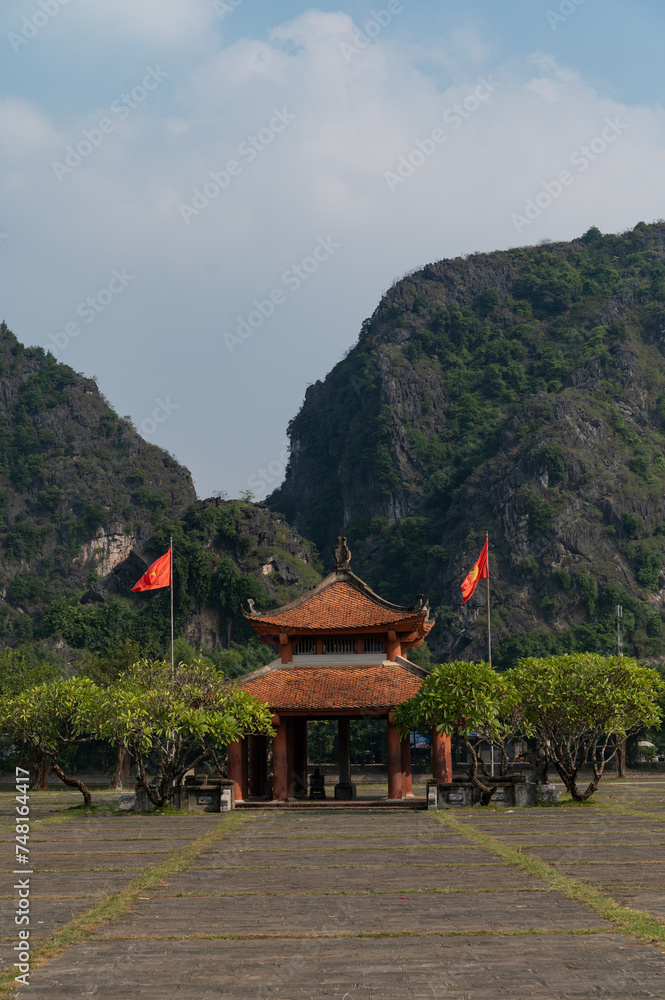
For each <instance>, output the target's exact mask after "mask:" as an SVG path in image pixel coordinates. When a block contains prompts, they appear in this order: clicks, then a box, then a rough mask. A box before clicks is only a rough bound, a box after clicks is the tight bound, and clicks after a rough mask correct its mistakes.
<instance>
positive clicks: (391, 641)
mask: <svg viewBox="0 0 665 1000" xmlns="http://www.w3.org/2000/svg"><path fill="white" fill-rule="evenodd" d="M401 655H402V644H401V642H400V641H399V639H398V638H397V634H396V633H395V632H393V630H392V629H391V630H390V631H389V632H388V642H387V643H386V659H387V660H391V661H394V660H396V659H397V657H398V656H401Z"/></svg>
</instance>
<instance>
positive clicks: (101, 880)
mask: <svg viewBox="0 0 665 1000" xmlns="http://www.w3.org/2000/svg"><path fill="white" fill-rule="evenodd" d="M17 878H20V876H17ZM135 878H136V872H66V873H63V872H39V873H37V874H36V875H33V876H32V877H31V886H32V889H31V894H30V898H31V899H32V900H33V901H35V900H40V899H50V898H55V897H62V898H69V899H75V898H76V897H77V896H97V897H99V896H106V895H108V894H109V893H110V892H118V891H119V890H120V889H122V888H124V886H126V885H129V883H130V882H131V881H133V879H135ZM3 881H4V885H3V887H2V895H0V899H13V898H14V895H13V893H12V888H11V882H10V881H9V880H3Z"/></svg>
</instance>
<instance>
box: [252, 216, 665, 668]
mask: <svg viewBox="0 0 665 1000" xmlns="http://www.w3.org/2000/svg"><path fill="white" fill-rule="evenodd" d="M664 353H665V223H657V224H654V225H649V226H648V225H645V224H644V223H639V224H638V225H637V226H636V227H635V228H634V229H633V230H631V231H630V232H627V233H623V234H620V235H611V234H607V235H603V234H602V233H601V232H600V231H599V230H598V229H596V228H592V229H590V230H589V231H588V232H587V233H586V234H585V235H584V236H583V237H581V238H580V239H577V240H573V241H572V242H570V243H544V244H542V245H539V246H536V247H525V248H517V249H514V250H509V251H507V252H497V253H491V254H474V255H472V256H469V257H467V258H464V259H463V258H455V259H454V260H447V261H442V262H440V263H438V264H430V265H428V266H426V267H425V268H423V269H422V270H420V271H417V272H415V273H413V274H410V275H409V276H407V277H406V278H404V279H403V280H402V281H400V282H398V283H396V284H395V285H394V286H393V288H392V289H391V290H390V291H389V292H388V293H387V294H386V295H385V296H384V298H383V300H382V302H381V303H380V305H379V307H378V308H377V310H376V312H375V313H374V315H373V316H372V318H371V319H370V320H366V321H365V323H364V324H363V327H362V330H361V334H360V338H359V341H358V344H357V345H356V346H355V347H354V348H353V349H352V350H351V351H350V352H349V353H348V355H347V356H346V357H345V358H344V359H343V360H342V361H341V362H340V363H339V364H338V365H337V366H336V367H335V368H334V369H333V370H332V371H331V372H330V374H329V375H328V376H327V378H326V379H325V380H324V381H323V382H317V383H316V384H315V385H313V386H311V387H310V388H309V389H308V390H307V394H306V397H305V403H304V405H303V407H302V409H301V410H300V412H299V413H298V415H297V416H296V417H295V419H294V420H293V421H292V423H291V425H290V428H289V432H290V436H291V444H292V461H291V464H290V467H289V469H288V470H287V476H286V480H285V482H284V484H283V486H282V487H281V488H280V489H279V490H277V491H276V492H275V493H274V494H273V495H272V497H270V498H269V500H268V504H269V506H270V507H272V509H273V510H279V511H283V512H284V514H285V515H286V517H287V518H288V519H289V520H290V521H291V523H293V524H294V525H295V526H296V527H297V528H298V530H299V531H301V532H302V533H303V534H305V535H306V536H307V537H309V538H311V539H312V540H313V541H314V542H315V544H316V545H317V546H318V547H319V549H320V551H322V552H324V553H327V552H329V551H331V550H332V539H333V537H334V536H335V535H336V534H339V533H340V532H342V531H344V533H345V534H347V535H348V536H349V538H350V544H351V546H352V548H353V550H354V560H355V561H354V568H355V569H356V571H358V572H361V574H362V575H364V576H365V577H366V578H367V579H368V581H369V582H370V583H371V584H372V586H373V587H375V589H377V590H378V591H379V592H380V593H383V594H384V595H385V596H386V597H389V598H391V599H393V600H397V601H401V602H410V601H412V600H413V596H414V594H415V593H416V592H422V591H425V592H426V593H427V594H428V596H430V598H431V599H432V603H433V604H434V605H436V606H438V625H437V629H436V630H435V632H434V633H433V634H432V645H433V647H434V650H435V658H437V659H439V658H445V659H457V658H460V657H463V658H471V659H476V658H480V657H481V656H482V655H483V653H484V648H483V643H484V639H483V636H484V635H485V632H486V625H487V622H486V617H485V615H484V613H483V603H482V600H479V599H478V598H477V597H476V598H474V599H472V601H471V602H469V604H468V605H466V606H465V607H464V608H463V609H460V608H459V602H460V600H461V598H460V590H459V585H460V583H461V580H462V579H463V577H464V575H465V574H466V572H467V571H468V570H469V569H470V567H471V565H472V564H473V562H474V561H475V559H476V557H477V555H478V553H479V551H480V548H481V546H482V543H483V540H484V534H485V531H486V530H488V531H489V532H490V543H491V560H490V565H491V573H492V590H493V594H494V603H493V613H492V618H493V626H494V635H495V640H496V642H497V648H496V658H497V661H498V663H499V665H502V666H508V665H509V664H510V662H514V657H515V656H516V655H538V656H542V655H547V654H550V653H557V652H575V651H580V650H589V651H595V652H602V653H608V652H611V651H612V650H613V648H616V638H615V627H614V610H615V606H616V604H618V603H620V604H622V605H623V607H624V618H623V627H624V634H625V639H626V649H627V651H628V652H634V653H637V654H639V655H642V656H652V657H659V656H661V655H662V654H663V653H665V624H664V620H663V615H662V609H663V598H664V597H665V589H664V585H665V577H664V576H663V567H662V563H663V548H664V543H665V498H664V492H665V491H664V487H665V357H664Z"/></svg>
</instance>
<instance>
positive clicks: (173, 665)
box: [169, 535, 489, 678]
mask: <svg viewBox="0 0 665 1000" xmlns="http://www.w3.org/2000/svg"><path fill="white" fill-rule="evenodd" d="M169 548H170V552H171V678H173V676H174V674H175V664H174V662H173V535H171V545H170V547H169ZM488 600H489V598H488Z"/></svg>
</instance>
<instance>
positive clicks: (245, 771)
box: [240, 738, 249, 799]
mask: <svg viewBox="0 0 665 1000" xmlns="http://www.w3.org/2000/svg"><path fill="white" fill-rule="evenodd" d="M240 787H241V788H242V795H241V798H243V799H246V798H247V796H248V795H249V743H248V741H247V739H246V738H245V739H244V740H240Z"/></svg>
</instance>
